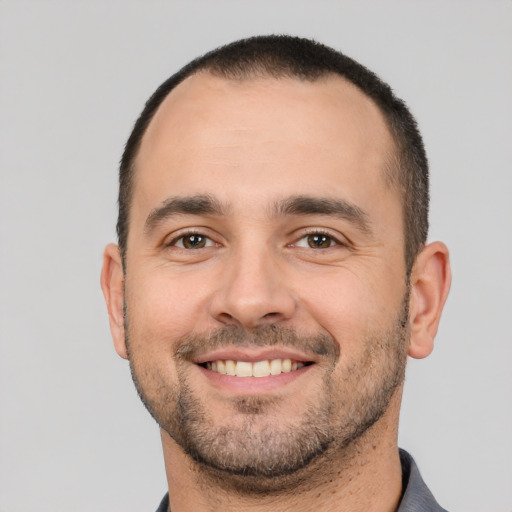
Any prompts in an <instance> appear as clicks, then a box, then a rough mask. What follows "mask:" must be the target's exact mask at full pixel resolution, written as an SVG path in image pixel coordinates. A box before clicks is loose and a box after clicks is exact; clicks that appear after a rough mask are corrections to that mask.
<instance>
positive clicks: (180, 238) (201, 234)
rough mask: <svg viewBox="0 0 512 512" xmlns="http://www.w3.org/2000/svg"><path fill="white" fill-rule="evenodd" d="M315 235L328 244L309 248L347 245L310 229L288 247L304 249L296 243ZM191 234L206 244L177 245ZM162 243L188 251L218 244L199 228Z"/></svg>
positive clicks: (329, 235) (326, 234)
mask: <svg viewBox="0 0 512 512" xmlns="http://www.w3.org/2000/svg"><path fill="white" fill-rule="evenodd" d="M315 235H317V236H322V237H326V238H328V239H329V240H330V245H329V246H328V247H311V246H309V248H310V249H315V250H325V249H330V248H331V247H333V246H342V247H346V246H347V243H346V242H342V241H341V240H339V238H337V237H335V236H333V235H332V234H331V233H330V232H328V231H326V230H322V229H310V230H308V231H307V232H306V233H304V234H303V235H302V236H301V237H299V238H298V239H297V240H296V241H295V242H293V243H292V244H290V245H289V247H290V246H291V247H293V246H295V247H302V248H304V249H306V248H307V247H304V246H300V245H298V243H299V242H300V241H302V240H304V239H307V238H308V237H310V236H315ZM193 236H197V237H201V238H202V239H204V240H205V243H206V244H208V245H204V246H201V247H180V246H178V245H177V244H178V243H179V242H180V241H182V243H183V241H184V240H185V239H187V237H193ZM208 242H210V243H208ZM164 245H165V247H176V248H177V249H180V250H184V251H190V250H198V249H204V248H207V247H211V246H212V245H218V244H216V243H215V242H214V241H213V240H212V238H211V237H209V236H207V235H205V234H204V232H202V231H200V230H191V231H187V232H186V233H181V234H180V235H179V236H176V237H174V238H173V239H172V240H171V241H170V242H168V243H165V244H164ZM308 245H309V243H308Z"/></svg>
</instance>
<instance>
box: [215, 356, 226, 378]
mask: <svg viewBox="0 0 512 512" xmlns="http://www.w3.org/2000/svg"><path fill="white" fill-rule="evenodd" d="M217 372H218V373H222V374H223V375H226V363H225V362H224V361H220V360H219V361H217Z"/></svg>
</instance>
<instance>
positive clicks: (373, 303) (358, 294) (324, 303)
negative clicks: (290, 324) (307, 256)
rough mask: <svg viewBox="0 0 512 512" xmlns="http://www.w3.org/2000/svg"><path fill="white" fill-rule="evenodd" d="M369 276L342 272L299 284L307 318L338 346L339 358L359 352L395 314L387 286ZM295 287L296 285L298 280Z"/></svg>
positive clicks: (391, 295) (393, 302)
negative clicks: (366, 340) (364, 343)
mask: <svg viewBox="0 0 512 512" xmlns="http://www.w3.org/2000/svg"><path fill="white" fill-rule="evenodd" d="M362 275H364V278H363V277H361V276H362ZM371 276H372V274H371V273H366V274H364V273H361V274H358V273H355V272H353V271H352V270H350V271H349V270H347V269H344V270H343V271H342V272H338V273H336V274H332V275H323V276H320V275H319V276H317V277H316V278H315V279H309V280H302V281H303V282H302V286H300V289H298V294H299V296H300V297H301V303H302V305H303V308H304V310H305V312H306V314H307V316H308V317H310V318H311V319H312V321H313V322H314V323H315V324H316V325H317V326H320V327H321V328H322V329H323V330H325V331H327V332H328V333H329V334H330V335H331V336H332V337H333V338H334V339H335V340H336V341H337V343H339V345H340V348H341V353H342V354H345V355H348V354H347V353H349V352H352V351H354V350H355V351H357V350H359V348H362V347H361V341H362V339H365V338H366V337H367V336H368V334H369V333H371V332H374V331H375V330H380V329H386V328H387V327H388V324H389V318H390V317H391V316H392V315H393V314H394V312H395V311H396V308H394V305H395V302H396V300H395V297H394V296H393V294H391V293H390V290H388V289H387V288H386V286H387V283H384V282H382V279H379V278H377V277H375V279H372V278H371ZM297 283H298V285H300V283H301V280H297ZM397 300H398V299H397Z"/></svg>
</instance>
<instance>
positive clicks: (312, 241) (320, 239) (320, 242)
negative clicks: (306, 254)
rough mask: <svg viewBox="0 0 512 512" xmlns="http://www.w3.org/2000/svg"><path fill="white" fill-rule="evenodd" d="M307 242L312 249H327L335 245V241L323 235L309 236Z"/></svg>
mask: <svg viewBox="0 0 512 512" xmlns="http://www.w3.org/2000/svg"><path fill="white" fill-rule="evenodd" d="M307 242H308V246H309V247H311V248H312V249H327V248H328V247H331V245H332V244H333V239H332V238H331V237H330V236H327V235H323V234H322V233H315V234H312V235H308V236H307Z"/></svg>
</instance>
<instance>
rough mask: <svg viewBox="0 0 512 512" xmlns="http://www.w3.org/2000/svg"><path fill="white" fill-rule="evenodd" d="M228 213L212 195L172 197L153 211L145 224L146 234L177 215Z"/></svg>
mask: <svg viewBox="0 0 512 512" xmlns="http://www.w3.org/2000/svg"><path fill="white" fill-rule="evenodd" d="M226 212H227V209H226V208H225V207H224V206H223V205H222V204H221V203H220V201H218V200H217V199H216V198H214V197H212V196H210V195H206V194H205V195H197V196H185V197H183V196H180V197H171V198H169V199H166V200H165V201H164V202H163V204H162V205H161V206H159V207H158V208H154V209H153V210H151V212H150V213H149V215H148V217H147V219H146V222H145V224H144V232H145V233H149V232H150V231H152V230H153V229H155V228H156V227H157V226H158V225H159V224H161V223H162V222H164V221H165V220H167V219H169V218H171V217H175V216H176V215H225V214H226Z"/></svg>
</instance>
